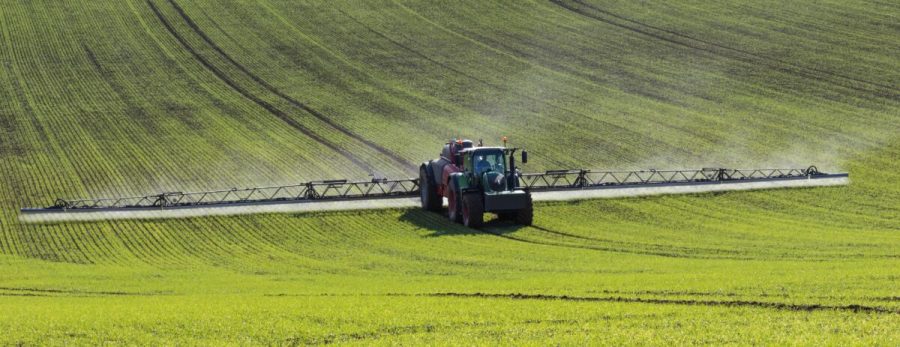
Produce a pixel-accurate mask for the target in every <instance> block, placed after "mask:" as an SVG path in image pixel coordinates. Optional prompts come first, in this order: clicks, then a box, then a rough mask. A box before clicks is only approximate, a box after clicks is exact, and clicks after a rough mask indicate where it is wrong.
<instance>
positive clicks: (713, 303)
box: [417, 292, 900, 314]
mask: <svg viewBox="0 0 900 347" xmlns="http://www.w3.org/2000/svg"><path fill="white" fill-rule="evenodd" d="M417 296H426V297H453V298H481V299H510V300H549V301H573V302H617V303H638V304H656V305H684V306H707V307H749V308H765V309H775V310H782V311H798V312H814V311H844V312H853V313H885V314H900V310H898V309H892V308H885V307H878V306H866V305H858V304H850V305H822V304H793V303H783V302H770V301H753V300H721V301H719V300H693V299H657V298H642V297H625V296H605V297H595V296H569V295H548V294H522V293H507V294H498V293H480V292H474V293H457V292H444V293H427V294H418V295H417Z"/></svg>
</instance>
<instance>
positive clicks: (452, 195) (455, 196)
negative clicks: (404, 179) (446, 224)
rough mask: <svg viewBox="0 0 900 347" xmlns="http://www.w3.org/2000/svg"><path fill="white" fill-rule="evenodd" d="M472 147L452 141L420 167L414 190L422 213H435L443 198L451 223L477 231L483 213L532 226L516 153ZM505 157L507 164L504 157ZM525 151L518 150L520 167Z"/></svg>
mask: <svg viewBox="0 0 900 347" xmlns="http://www.w3.org/2000/svg"><path fill="white" fill-rule="evenodd" d="M503 142H504V147H484V146H482V145H481V144H480V143H479V145H478V146H475V145H474V143H473V142H472V141H470V140H451V141H449V142H448V143H447V144H445V145H444V149H443V151H441V157H440V158H438V159H435V160H430V161H428V162H425V163H422V166H421V167H420V168H419V185H420V192H421V200H422V208H423V209H425V210H428V211H433V212H440V211H441V207H442V206H443V198H446V199H447V215H448V216H449V217H450V220H451V221H453V222H455V223H459V222H462V223H463V224H464V225H465V226H467V227H472V228H476V227H479V226H481V224H482V223H483V222H484V213H485V212H491V213H496V214H497V215H498V216H499V218H500V219H502V220H512V221H515V222H516V223H518V224H522V225H531V223H532V219H533V215H534V213H533V207H532V201H531V193H529V192H528V191H525V190H522V189H520V188H519V171H518V170H517V169H516V163H515V157H514V154H515V152H516V151H517V150H518V149H517V148H507V147H506V146H505V144H506V139H505V138H504V141H503ZM507 157H509V162H508V163H509V164H508V165H507V161H506V158H507ZM527 162H528V152H526V151H524V150H523V151H522V163H527Z"/></svg>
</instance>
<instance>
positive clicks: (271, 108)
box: [147, 0, 415, 172]
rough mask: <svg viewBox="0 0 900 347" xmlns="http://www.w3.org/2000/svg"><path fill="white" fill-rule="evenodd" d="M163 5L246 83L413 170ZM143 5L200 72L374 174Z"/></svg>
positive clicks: (176, 7)
mask: <svg viewBox="0 0 900 347" xmlns="http://www.w3.org/2000/svg"><path fill="white" fill-rule="evenodd" d="M166 2H167V3H168V4H169V5H170V6H171V7H172V9H173V10H174V11H175V12H176V13H177V14H178V16H179V17H180V18H181V20H182V21H183V22H184V24H185V25H187V26H188V27H189V28H190V29H191V31H192V32H193V33H194V34H196V35H197V36H198V37H200V39H201V40H203V42H205V43H206V45H208V46H209V48H210V49H212V50H213V51H215V52H216V53H217V54H218V55H219V56H220V57H221V58H222V59H224V60H225V61H227V62H228V63H229V64H230V65H232V66H233V67H234V68H235V69H237V70H238V71H240V72H241V73H242V74H243V75H245V76H246V77H247V78H249V79H250V80H252V81H253V82H255V84H256V85H257V86H258V87H261V88H262V89H264V90H266V91H268V92H269V93H271V94H273V95H275V96H276V97H278V98H279V99H281V100H283V101H285V102H287V103H288V104H289V105H291V106H293V107H295V108H297V109H299V110H301V111H303V112H305V113H307V114H310V115H312V116H313V117H315V118H316V119H317V120H319V121H321V122H323V123H325V124H326V125H327V126H329V127H330V128H332V129H335V130H336V131H338V132H339V133H341V134H343V135H345V136H347V137H349V138H352V139H354V140H356V141H359V142H360V143H362V144H363V145H365V146H366V147H368V148H370V149H372V150H374V151H376V152H378V153H380V154H382V155H384V156H386V157H388V158H390V159H391V160H393V161H394V162H396V163H398V164H400V165H401V166H402V167H404V168H406V169H414V168H415V166H414V165H413V164H412V163H410V162H409V161H408V160H406V159H404V158H403V157H401V156H400V155H398V154H397V153H394V152H393V151H391V150H389V149H387V148H385V147H383V146H381V145H379V144H377V143H375V142H373V141H371V140H369V139H366V138H364V137H363V136H361V135H359V134H357V133H355V132H353V131H351V130H350V129H348V128H347V127H345V126H343V125H341V124H339V123H338V122H336V121H334V120H333V119H331V118H330V117H328V116H326V115H325V114H323V113H322V112H320V111H318V110H317V109H315V108H313V107H311V106H309V105H307V104H306V103H303V102H301V101H299V100H297V99H295V98H293V97H291V96H290V95H287V94H286V93H284V92H283V91H281V90H280V89H278V88H276V87H275V86H274V85H272V84H271V83H269V82H267V81H266V80H264V79H262V78H261V77H259V75H256V74H255V73H253V72H252V71H250V69H248V68H247V67H246V66H244V65H243V64H241V63H239V62H238V61H237V60H235V59H234V58H233V57H231V55H229V54H228V53H227V52H225V50H224V49H222V48H221V47H220V46H219V45H218V44H216V43H215V42H214V41H213V40H212V39H211V38H210V37H209V36H208V35H207V34H206V32H205V31H203V30H202V29H201V28H200V27H199V26H198V25H197V23H196V22H194V20H193V19H191V17H190V16H188V15H187V13H186V12H185V11H184V9H183V8H181V6H180V5H178V3H176V2H175V1H174V0H166ZM147 4H148V5H149V6H150V9H151V10H152V11H153V13H154V15H155V16H156V17H157V18H158V19H159V21H160V22H161V23H162V24H163V26H164V27H165V28H166V30H167V31H168V32H169V33H170V34H171V35H172V36H173V37H174V38H175V39H176V40H177V41H178V42H179V44H181V46H182V47H183V48H184V49H185V50H187V51H188V52H189V53H191V55H192V56H193V57H194V59H196V60H197V61H198V62H199V63H200V64H201V65H203V67H204V68H206V69H207V70H209V71H210V72H212V73H213V74H214V75H215V76H216V77H217V78H218V79H220V80H221V81H222V82H224V83H225V84H226V85H228V86H229V87H230V88H231V89H233V90H235V91H236V92H238V93H239V94H241V95H242V96H244V97H245V98H247V99H248V100H250V101H252V102H253V103H255V104H257V105H258V106H260V107H262V108H263V109H265V110H266V111H268V112H269V113H270V114H272V115H274V116H276V117H277V118H278V119H280V120H281V121H283V122H284V123H286V124H287V125H289V126H291V127H292V128H294V129H296V130H298V131H300V132H301V133H302V134H304V135H306V136H307V137H309V138H311V139H313V140H314V141H316V142H318V143H320V144H322V145H324V146H326V147H328V148H329V149H331V150H333V151H335V152H338V153H340V154H341V155H342V156H343V157H345V158H347V159H348V160H350V161H351V162H353V163H354V164H356V165H357V166H359V167H360V168H362V169H364V170H366V171H368V172H375V168H373V167H372V166H371V165H369V164H368V163H367V162H366V161H365V160H364V159H362V158H361V157H360V156H358V155H355V154H353V153H351V152H350V151H348V150H346V149H343V148H341V147H340V146H339V145H338V144H336V143H335V142H333V141H331V140H329V139H326V138H324V137H322V136H321V135H318V134H317V133H316V132H315V131H313V130H312V129H310V128H308V127H307V126H305V125H303V124H301V123H300V122H299V121H297V120H296V119H294V118H293V117H291V116H290V115H288V114H287V112H285V111H282V110H281V109H279V108H278V107H276V106H275V105H273V104H272V103H269V102H267V101H265V100H263V99H262V98H260V97H259V96H256V95H255V94H253V93H252V92H250V91H249V90H247V89H246V88H244V87H242V86H241V85H240V84H239V83H238V82H237V81H236V80H235V79H233V78H231V77H230V76H228V74H227V73H225V72H224V71H223V70H222V69H220V68H218V67H216V66H215V65H214V64H213V63H212V62H211V61H210V60H208V59H207V58H205V57H203V55H201V54H200V53H199V52H197V50H195V49H194V48H193V47H192V46H191V45H190V44H189V43H188V41H187V40H186V39H185V38H184V36H182V35H181V34H180V33H179V32H178V31H177V30H176V29H175V27H174V25H173V24H172V22H171V21H170V20H169V19H167V18H166V17H165V15H163V13H162V11H160V9H159V7H158V6H157V5H156V4H154V3H153V1H151V0H147Z"/></svg>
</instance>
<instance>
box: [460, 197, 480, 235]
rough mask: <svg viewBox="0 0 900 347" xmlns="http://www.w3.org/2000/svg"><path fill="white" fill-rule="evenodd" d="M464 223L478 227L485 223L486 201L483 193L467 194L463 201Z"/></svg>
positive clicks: (471, 226)
mask: <svg viewBox="0 0 900 347" xmlns="http://www.w3.org/2000/svg"><path fill="white" fill-rule="evenodd" d="M462 212H463V213H462V215H463V225H465V226H467V227H469V228H478V227H480V226H481V224H483V223H484V202H483V201H481V194H466V195H465V196H464V197H463V202H462Z"/></svg>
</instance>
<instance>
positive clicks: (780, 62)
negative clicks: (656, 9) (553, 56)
mask: <svg viewBox="0 0 900 347" xmlns="http://www.w3.org/2000/svg"><path fill="white" fill-rule="evenodd" d="M551 1H552V2H559V1H561V0H551ZM572 1H574V2H576V3H578V4H580V5H583V6H585V7H588V8H590V9H592V10H594V11H597V12H600V13H603V14H605V15H608V16H610V17H614V18H618V19H620V20H623V21H626V22H629V23H634V24H636V25H638V26H642V27H646V28H650V29H653V30H657V31H662V32H664V33H667V34H670V35H673V36H677V37H681V38H685V39H688V40H691V41H696V42H700V43H703V44H707V45H710V46H713V47H717V48H721V49H723V50H728V51H733V52H736V53H740V54H745V55H748V56H751V57H754V58H757V59H760V60H765V61H770V62H773V63H777V64H782V65H786V66H789V67H792V68H796V69H801V70H808V71H813V72H817V73H821V74H825V75H829V76H834V77H837V78H843V79H846V80H849V81H853V82H857V83H862V84H868V85H871V86H874V87H880V88H885V89H889V90H893V91H898V92H900V88H897V87H896V86H891V85H887V84H882V83H878V82H873V81H869V80H864V79H860V78H857V77H852V76H846V75H842V74H839V73H834V72H831V71H825V70H822V69H817V68H814V67H805V66H801V65H797V64H794V63H791V62H789V61H785V60H781V59H777V58H772V57H767V56H764V55H762V54H758V53H753V52H751V51H748V50H745V49H740V48H735V47H731V46H728V45H724V44H721V43H717V42H713V41H709V40H704V39H701V38H697V37H694V36H691V35H687V34H683V33H680V32H677V31H674V30H668V29H665V28H661V27H658V26H654V25H650V24H647V23H644V22H641V21H638V20H634V19H631V18H628V17H625V16H622V15H618V14H615V13H612V12H609V11H606V10H604V9H601V8H599V7H597V6H595V5H592V4H589V3H586V2H584V1H583V0H572Z"/></svg>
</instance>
